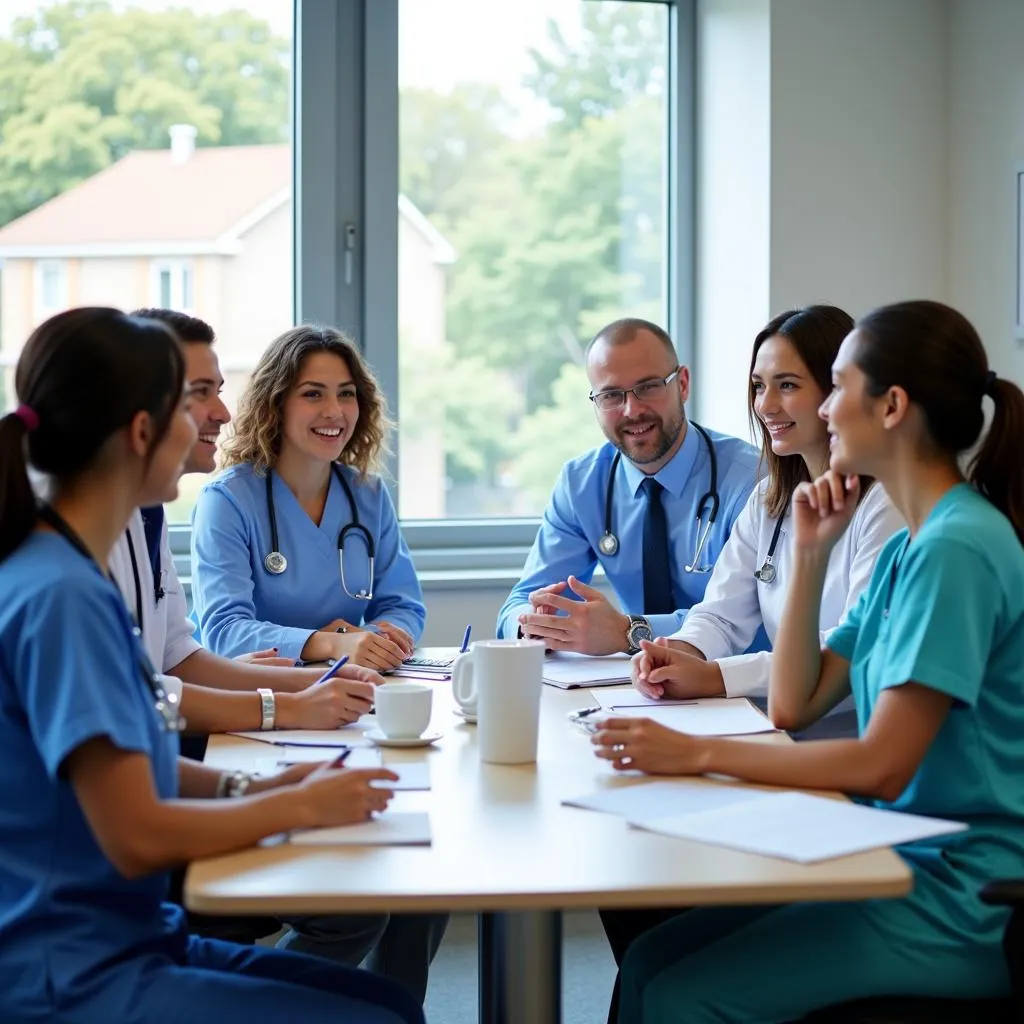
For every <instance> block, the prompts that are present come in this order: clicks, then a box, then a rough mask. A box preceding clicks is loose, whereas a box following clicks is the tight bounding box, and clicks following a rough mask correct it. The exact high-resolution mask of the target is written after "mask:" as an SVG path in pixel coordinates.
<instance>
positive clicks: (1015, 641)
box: [828, 484, 1024, 892]
mask: <svg viewBox="0 0 1024 1024" xmlns="http://www.w3.org/2000/svg"><path fill="white" fill-rule="evenodd" d="M897 562H898V565H897V567H896V575H895V585H894V586H892V596H891V598H889V596H888V595H889V590H890V586H891V583H892V578H893V577H892V573H893V566H894V564H896V563H897ZM887 600H888V601H889V614H888V616H886V615H885V606H886V601H887ZM828 646H829V647H830V648H831V649H832V650H834V651H835V652H836V653H837V654H839V655H841V656H842V657H843V658H846V659H848V660H849V661H850V682H851V686H852V689H853V695H854V699H855V700H856V703H857V715H858V718H859V724H860V730H861V732H863V731H864V729H865V728H866V727H867V724H868V722H869V721H870V719H871V714H872V712H873V710H874V707H875V704H876V703H877V701H878V698H879V695H880V694H881V693H882V691H883V690H887V689H889V688H891V687H896V686H901V685H903V684H904V683H907V682H910V681H913V682H915V683H918V684H920V685H921V686H927V687H929V688H930V689H933V690H938V691H939V692H941V693H945V694H948V695H949V696H950V697H952V698H953V707H952V709H951V710H950V713H949V715H948V716H947V718H946V721H945V722H944V723H943V726H942V728H941V729H940V730H939V734H938V735H937V736H936V737H935V740H934V741H933V742H932V745H931V746H930V747H929V749H928V752H927V754H926V755H925V758H924V760H923V761H922V763H921V766H920V768H918V770H917V773H916V774H915V775H914V778H913V779H912V780H911V782H910V785H908V786H907V788H906V790H905V791H904V792H903V793H902V795H901V796H900V797H899V798H898V799H897V800H895V801H893V802H892V803H891V804H888V803H884V802H882V801H876V803H877V804H878V805H879V806H884V807H890V808H892V809H893V810H898V811H907V812H910V813H917V814H927V815H934V816H936V817H940V818H953V819H957V820H959V821H965V822H968V823H969V824H970V825H971V829H970V830H969V831H968V832H966V833H960V834H957V835H952V836H945V837H941V838H940V839H936V840H928V841H924V842H920V843H914V844H910V845H908V846H904V847H902V848H901V853H903V854H905V855H906V856H907V857H908V859H909V860H911V862H912V863H914V864H917V865H919V866H924V867H926V868H928V869H929V870H940V871H943V872H948V871H953V870H957V871H961V872H967V873H969V874H970V875H971V876H973V878H974V880H975V883H976V884H975V885H974V890H975V892H976V889H977V886H978V885H980V884H981V883H982V882H984V881H986V880H988V879H991V878H993V877H1005V876H1017V875H1020V874H1022V873H1024V785H1022V781H1021V780H1022V779H1024V746H1022V744H1021V737H1022V736H1024V699H1022V696H1024V547H1022V546H1021V543H1020V541H1019V540H1018V539H1017V536H1016V534H1015V533H1014V531H1013V528H1012V526H1011V525H1010V522H1009V520H1007V519H1006V517H1005V516H1003V515H1002V513H1000V512H999V511H998V510H997V509H996V508H995V506H994V505H992V504H991V503H990V502H989V501H987V500H986V499H985V498H984V497H982V496H981V495H980V494H978V493H977V491H975V490H974V489H973V488H972V487H970V486H969V485H967V484H961V485H959V486H957V487H954V488H952V489H951V490H950V491H948V492H947V493H946V494H945V495H943V497H942V498H941V499H940V500H939V502H938V503H937V504H936V506H935V508H934V509H933V510H932V512H931V514H930V515H929V516H928V519H927V520H926V522H925V523H924V524H923V525H922V527H921V529H920V530H919V531H918V533H917V536H916V537H914V538H913V540H911V539H910V535H909V533H908V531H906V530H901V531H900V532H899V533H897V534H896V535H894V536H893V537H892V538H891V539H890V540H889V541H888V542H887V544H886V546H885V547H884V548H883V549H882V552H881V554H880V555H879V557H878V562H877V564H876V566H875V571H874V575H873V576H872V579H871V584H870V586H869V587H868V588H867V590H865V591H864V593H863V594H862V595H861V598H860V600H859V601H858V603H857V604H856V605H855V606H854V607H853V608H852V609H851V610H850V613H849V615H848V616H847V618H846V619H845V621H844V622H842V623H841V624H840V625H839V627H838V628H837V629H836V630H835V632H833V633H832V634H831V636H830V637H829V639H828Z"/></svg>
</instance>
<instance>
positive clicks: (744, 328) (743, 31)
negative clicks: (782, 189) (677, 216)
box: [693, 0, 772, 437]
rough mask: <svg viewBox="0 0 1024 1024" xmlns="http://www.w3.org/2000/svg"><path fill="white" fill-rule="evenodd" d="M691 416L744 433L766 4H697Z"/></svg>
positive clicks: (757, 319)
mask: <svg viewBox="0 0 1024 1024" xmlns="http://www.w3.org/2000/svg"><path fill="white" fill-rule="evenodd" d="M697 49H698V53H699V59H698V64H697V69H698V71H697V78H698V80H697V97H698V108H697V154H698V156H697V159H698V166H697V182H698V186H697V188H698V196H697V338H696V360H695V361H696V374H697V376H696V381H695V386H694V390H693V407H694V413H695V418H696V419H698V420H699V421H700V422H702V423H705V424H707V425H708V426H709V427H713V428H714V429H716V430H723V431H726V432H727V433H732V434H738V435H739V436H741V437H747V436H748V432H747V414H746V405H745V389H744V387H743V381H744V376H745V373H746V367H747V365H748V363H749V351H750V343H751V341H752V339H753V337H754V335H755V334H756V333H757V331H758V330H759V329H760V327H761V326H762V324H764V322H765V321H766V320H767V319H768V316H769V309H770V303H769V283H770V263H769V260H770V255H771V233H770V227H771V222H770V213H771V177H770V175H769V173H768V170H769V166H770V159H771V108H772V96H771V9H770V6H769V0H700V2H699V3H698V5H697Z"/></svg>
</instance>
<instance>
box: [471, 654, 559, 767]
mask: <svg viewBox="0 0 1024 1024" xmlns="http://www.w3.org/2000/svg"><path fill="white" fill-rule="evenodd" d="M543 670H544V643H543V641H541V640H477V641H475V642H474V643H473V645H472V646H471V647H470V649H469V651H468V652H467V653H466V654H460V655H459V656H458V657H457V658H456V659H455V662H454V664H453V665H452V692H453V693H454V695H455V700H456V701H457V702H458V704H459V706H460V707H461V708H462V709H463V710H464V711H466V712H467V713H468V714H475V715H476V716H477V722H478V725H477V743H478V744H479V747H480V759H481V760H483V761H489V762H490V763H492V764H527V763H529V762H531V761H536V760H537V725H538V721H539V718H540V688H541V677H542V675H543Z"/></svg>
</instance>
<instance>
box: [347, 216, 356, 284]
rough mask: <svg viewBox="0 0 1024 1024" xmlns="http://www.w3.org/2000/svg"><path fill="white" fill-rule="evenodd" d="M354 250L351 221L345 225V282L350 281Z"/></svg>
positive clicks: (354, 237)
mask: <svg viewBox="0 0 1024 1024" xmlns="http://www.w3.org/2000/svg"><path fill="white" fill-rule="evenodd" d="M355 252H356V226H355V224H352V223H351V222H350V223H348V224H346V225H345V284H351V283H352V261H353V259H355Z"/></svg>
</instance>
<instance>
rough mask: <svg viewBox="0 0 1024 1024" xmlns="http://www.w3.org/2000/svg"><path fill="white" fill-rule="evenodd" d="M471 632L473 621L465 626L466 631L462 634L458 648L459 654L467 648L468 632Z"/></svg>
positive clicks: (463, 652)
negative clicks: (460, 644)
mask: <svg viewBox="0 0 1024 1024" xmlns="http://www.w3.org/2000/svg"><path fill="white" fill-rule="evenodd" d="M472 632H473V623H472V622H471V623H470V624H469V625H468V626H467V627H466V632H465V633H463V634H462V646H461V647H460V648H459V654H465V653H466V651H468V650H469V634H470V633H472Z"/></svg>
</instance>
